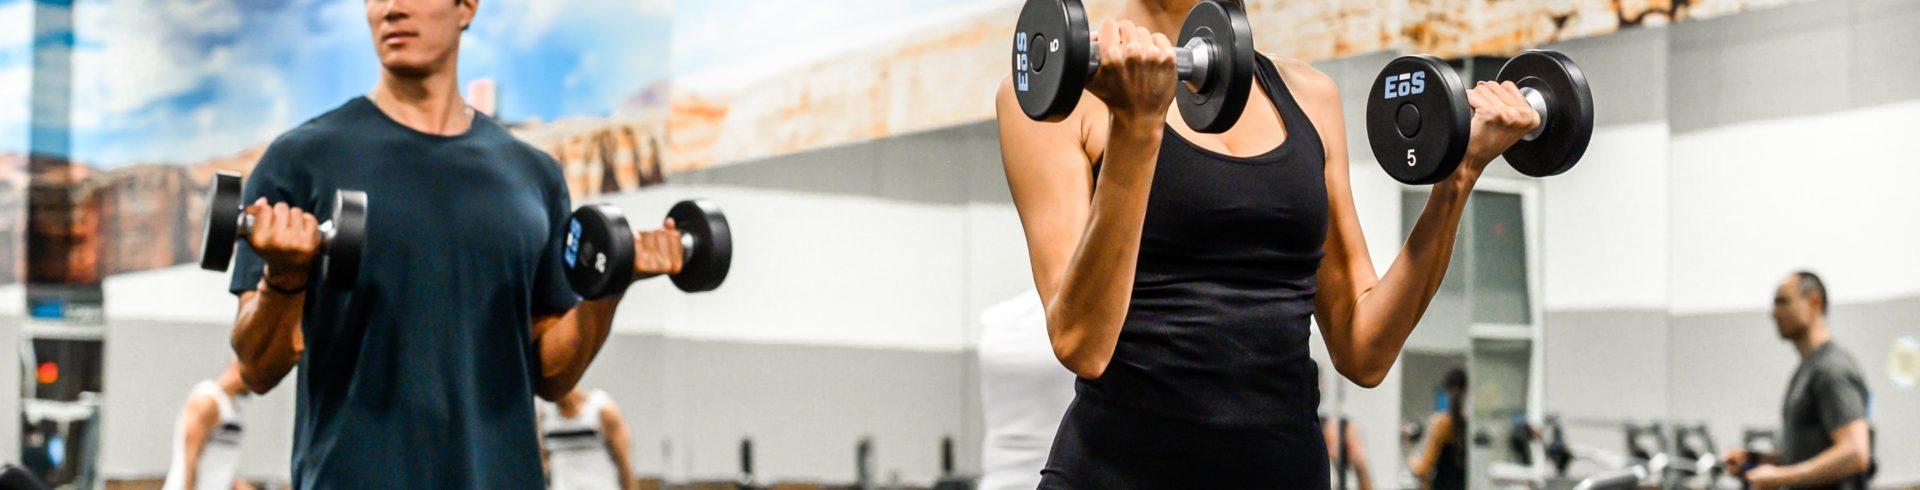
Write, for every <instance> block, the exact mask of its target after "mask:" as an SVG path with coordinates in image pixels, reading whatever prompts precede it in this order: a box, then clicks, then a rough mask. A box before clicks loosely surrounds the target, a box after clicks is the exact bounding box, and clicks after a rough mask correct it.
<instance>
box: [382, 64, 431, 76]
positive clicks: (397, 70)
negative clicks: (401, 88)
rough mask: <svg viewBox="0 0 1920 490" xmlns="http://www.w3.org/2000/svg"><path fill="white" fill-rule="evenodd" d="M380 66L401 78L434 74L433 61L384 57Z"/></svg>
mask: <svg viewBox="0 0 1920 490" xmlns="http://www.w3.org/2000/svg"><path fill="white" fill-rule="evenodd" d="M380 66H381V68H383V69H385V70H386V71H387V72H388V73H392V74H393V75H394V76H397V77H400V78H425V77H426V76H427V75H431V74H433V65H432V64H431V63H421V62H416V61H412V60H403V59H383V60H380Z"/></svg>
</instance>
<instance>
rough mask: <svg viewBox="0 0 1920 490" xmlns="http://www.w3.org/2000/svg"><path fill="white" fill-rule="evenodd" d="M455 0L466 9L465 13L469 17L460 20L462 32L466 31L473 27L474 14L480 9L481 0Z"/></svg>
mask: <svg viewBox="0 0 1920 490" xmlns="http://www.w3.org/2000/svg"><path fill="white" fill-rule="evenodd" d="M453 1H454V3H455V4H457V5H459V6H460V7H461V8H463V9H465V10H466V11H465V12H464V15H466V17H467V18H466V19H465V20H463V21H461V22H460V32H466V31H467V29H468V28H470V27H473V16H474V15H475V14H477V13H478V12H479V11H480V0H453Z"/></svg>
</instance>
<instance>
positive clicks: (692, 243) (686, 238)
mask: <svg viewBox="0 0 1920 490" xmlns="http://www.w3.org/2000/svg"><path fill="white" fill-rule="evenodd" d="M699 245H700V237H696V236H693V234H692V233H687V232H684V231H683V232H680V261H681V262H692V261H693V250H694V247H696V246H699Z"/></svg>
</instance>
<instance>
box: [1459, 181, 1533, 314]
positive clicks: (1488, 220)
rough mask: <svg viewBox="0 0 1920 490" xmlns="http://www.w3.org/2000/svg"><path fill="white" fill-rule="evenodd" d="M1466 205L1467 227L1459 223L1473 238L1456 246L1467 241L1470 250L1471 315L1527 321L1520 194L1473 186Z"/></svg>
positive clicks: (1524, 241) (1525, 260)
mask: <svg viewBox="0 0 1920 490" xmlns="http://www.w3.org/2000/svg"><path fill="white" fill-rule="evenodd" d="M1467 211H1468V212H1469V213H1468V214H1469V215H1470V216H1471V218H1470V219H1468V221H1469V223H1470V226H1471V227H1470V228H1469V227H1467V226H1463V228H1466V229H1470V230H1472V232H1473V239H1472V240H1470V241H1468V242H1467V243H1462V244H1461V248H1465V247H1466V246H1468V245H1469V244H1470V245H1471V246H1472V250H1473V273H1472V274H1471V275H1472V276H1473V278H1472V280H1473V321H1474V322H1475V323H1504V324H1511V325H1519V324H1525V323H1529V321H1530V318H1529V317H1530V315H1529V314H1528V312H1529V308H1530V305H1529V304H1528V301H1529V300H1530V299H1531V298H1529V297H1528V296H1527V239H1526V236H1527V235H1526V231H1527V230H1526V221H1525V219H1523V218H1522V215H1521V212H1520V196H1519V195H1517V194H1506V193H1497V192H1475V193H1473V200H1472V205H1471V206H1468V209H1467ZM1454 250H1455V251H1456V252H1458V251H1459V250H1460V249H1459V248H1456V249H1454ZM1449 276H1451V275H1449ZM1448 279H1452V277H1449V278H1448Z"/></svg>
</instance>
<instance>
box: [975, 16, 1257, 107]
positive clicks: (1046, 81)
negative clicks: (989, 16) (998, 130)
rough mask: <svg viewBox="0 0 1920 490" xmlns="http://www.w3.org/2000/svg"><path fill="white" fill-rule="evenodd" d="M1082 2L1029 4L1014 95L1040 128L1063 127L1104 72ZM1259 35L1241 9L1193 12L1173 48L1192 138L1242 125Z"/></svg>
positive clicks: (1021, 27) (1018, 37) (1019, 30)
mask: <svg viewBox="0 0 1920 490" xmlns="http://www.w3.org/2000/svg"><path fill="white" fill-rule="evenodd" d="M1090 34H1091V32H1090V31H1088V29H1087V11H1086V8H1085V7H1083V6H1081V4H1080V0H1027V3H1026V6H1025V7H1022V8H1021V9H1020V21H1019V24H1018V25H1017V27H1016V28H1015V32H1014V34H1013V90H1014V95H1015V98H1017V99H1019V101H1020V110H1022V111H1024V112H1026V113H1027V117H1029V118H1032V119H1033V120H1036V121H1059V120H1061V119H1065V118H1066V117H1067V115H1068V114H1072V113H1073V108H1074V107H1075V106H1077V105H1079V104H1080V93H1081V91H1083V90H1085V89H1086V86H1087V80H1088V79H1090V78H1092V77H1093V76H1094V73H1095V72H1098V71H1099V70H1100V46H1099V44H1098V43H1094V42H1092V41H1091V40H1090V37H1089V36H1090ZM1258 55H1259V54H1258V53H1257V52H1255V51H1254V49H1253V31H1252V28H1251V27H1250V26H1249V25H1248V23H1247V13H1246V10H1245V9H1244V8H1242V7H1241V6H1240V3H1239V2H1232V1H1226V2H1220V1H1203V2H1200V3H1199V4H1198V5H1194V6H1193V9H1192V10H1189V11H1187V21H1186V22H1185V23H1184V24H1182V25H1181V26H1180V39H1179V40H1178V45H1177V46H1175V47H1174V63H1175V70H1176V71H1177V72H1178V73H1179V75H1180V80H1181V81H1182V82H1184V83H1181V84H1180V88H1179V90H1180V94H1179V95H1178V96H1177V97H1175V100H1177V101H1178V102H1179V105H1180V117H1181V119H1184V120H1186V122H1187V125H1189V126H1191V127H1192V128H1193V130H1194V131H1199V132H1202V133H1221V132H1225V131H1226V130H1227V129H1228V128H1232V127H1233V123H1234V122H1237V121H1239V120H1240V112H1241V111H1242V110H1244V109H1246V106H1247V94H1248V93H1249V91H1250V90H1251V89H1252V88H1253V70H1254V57H1255V56H1258Z"/></svg>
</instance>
